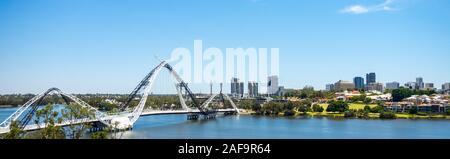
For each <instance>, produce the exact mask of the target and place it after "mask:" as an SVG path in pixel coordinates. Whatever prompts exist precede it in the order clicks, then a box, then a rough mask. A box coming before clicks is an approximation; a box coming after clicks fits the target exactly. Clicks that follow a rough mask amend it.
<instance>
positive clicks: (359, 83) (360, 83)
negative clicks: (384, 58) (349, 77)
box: [353, 77, 364, 89]
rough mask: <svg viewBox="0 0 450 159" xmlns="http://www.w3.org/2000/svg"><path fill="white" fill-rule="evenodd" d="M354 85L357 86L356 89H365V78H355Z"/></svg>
mask: <svg viewBox="0 0 450 159" xmlns="http://www.w3.org/2000/svg"><path fill="white" fill-rule="evenodd" d="M353 83H354V84H355V88H356V89H364V78H362V77H355V78H353Z"/></svg>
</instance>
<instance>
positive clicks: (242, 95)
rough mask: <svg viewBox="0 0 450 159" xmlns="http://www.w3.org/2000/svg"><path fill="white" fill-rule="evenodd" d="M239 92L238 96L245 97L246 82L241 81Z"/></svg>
mask: <svg viewBox="0 0 450 159" xmlns="http://www.w3.org/2000/svg"><path fill="white" fill-rule="evenodd" d="M238 90H239V91H238V92H237V97H240V98H242V97H244V82H239V88H238Z"/></svg>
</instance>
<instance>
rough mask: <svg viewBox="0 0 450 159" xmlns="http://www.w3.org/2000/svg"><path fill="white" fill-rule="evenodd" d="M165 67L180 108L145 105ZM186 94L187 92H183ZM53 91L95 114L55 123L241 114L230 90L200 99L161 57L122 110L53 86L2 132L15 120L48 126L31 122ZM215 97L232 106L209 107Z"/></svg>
mask: <svg viewBox="0 0 450 159" xmlns="http://www.w3.org/2000/svg"><path fill="white" fill-rule="evenodd" d="M163 69H166V70H168V71H169V73H170V75H171V76H172V77H173V78H174V79H175V86H176V90H177V96H178V100H179V101H180V105H181V109H168V110H157V109H152V108H147V109H145V106H146V102H147V98H148V96H149V94H150V92H151V90H152V86H153V84H154V83H155V79H156V77H157V76H158V75H159V74H160V72H161V70H163ZM183 94H185V95H184V96H183ZM50 95H57V96H60V97H61V98H62V99H63V100H64V102H65V103H66V104H67V105H69V104H70V103H71V102H74V103H76V104H78V105H80V106H81V107H83V108H87V109H89V110H91V111H93V112H94V114H95V115H94V118H82V119H73V120H65V121H62V122H58V123H56V124H55V126H68V125H76V124H83V123H94V124H93V125H94V126H101V127H112V128H114V129H119V130H128V129H132V128H133V125H134V123H135V122H136V121H137V120H138V119H139V117H141V116H148V115H163V114H187V119H188V120H197V119H202V118H203V119H211V118H215V117H216V115H217V114H218V113H224V114H228V115H230V114H232V115H234V114H239V109H238V108H237V106H236V105H235V103H234V102H233V100H232V99H231V98H230V97H229V96H228V95H227V94H224V93H222V91H220V93H219V94H211V95H210V96H209V97H208V98H207V99H206V100H205V101H204V102H199V101H198V99H197V98H196V96H195V94H193V93H192V91H191V89H189V87H188V86H187V83H185V82H184V81H183V80H182V79H181V77H180V76H179V75H178V74H177V72H176V71H175V70H174V69H173V68H172V66H170V65H169V64H168V63H167V62H166V61H162V62H161V63H160V64H159V65H157V66H156V67H155V68H154V69H152V71H151V72H150V73H148V74H147V75H146V76H145V78H144V79H143V80H142V81H141V82H140V83H139V84H138V85H137V87H136V88H135V89H134V90H133V91H132V92H131V93H130V94H129V95H128V97H127V99H126V101H125V102H122V104H120V106H119V110H120V112H119V113H115V114H113V115H112V114H108V113H106V112H102V111H99V110H98V109H97V108H95V107H93V106H91V105H89V104H88V103H86V102H84V101H83V100H81V99H79V98H78V97H76V96H74V95H71V94H67V93H64V92H63V91H61V90H60V89H58V88H50V89H48V90H47V91H45V92H43V93H41V94H38V95H36V96H35V97H33V98H32V99H30V100H29V101H27V102H26V103H25V104H23V105H22V106H20V107H19V108H18V109H17V110H16V111H15V112H14V113H12V114H11V115H10V116H9V117H8V118H6V119H5V120H4V121H3V122H2V123H0V134H3V133H8V132H9V131H10V127H11V124H12V123H13V122H17V123H18V124H19V128H20V129H22V130H25V131H32V130H39V129H42V128H45V127H46V126H47V125H46V123H36V124H29V123H30V121H31V120H32V119H33V116H34V115H35V114H36V111H37V110H39V107H40V106H41V105H42V102H43V100H44V98H45V97H47V96H50ZM139 97H140V100H139V103H138V104H137V105H132V103H133V102H132V101H133V100H135V99H138V98H139ZM185 98H186V99H185ZM217 98H218V99H217ZM187 100H189V102H190V104H189V106H188V104H187ZM214 100H216V101H219V102H221V103H222V104H223V105H225V101H226V100H227V101H229V103H230V105H231V107H230V108H222V109H217V108H212V107H210V104H211V103H212V102H213V101H214Z"/></svg>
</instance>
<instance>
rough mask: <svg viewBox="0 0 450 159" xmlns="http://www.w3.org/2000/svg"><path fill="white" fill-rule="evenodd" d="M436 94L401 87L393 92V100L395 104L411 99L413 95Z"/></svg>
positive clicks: (431, 91) (429, 91)
mask: <svg viewBox="0 0 450 159" xmlns="http://www.w3.org/2000/svg"><path fill="white" fill-rule="evenodd" d="M434 93H436V92H435V91H434V90H417V89H413V90H412V89H409V88H404V87H400V88H399V89H394V90H392V100H393V101H394V102H400V101H402V100H403V99H405V98H408V97H411V96H412V95H431V94H434Z"/></svg>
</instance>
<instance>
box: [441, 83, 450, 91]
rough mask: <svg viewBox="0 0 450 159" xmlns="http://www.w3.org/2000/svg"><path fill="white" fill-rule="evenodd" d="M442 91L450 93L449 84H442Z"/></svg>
mask: <svg viewBox="0 0 450 159" xmlns="http://www.w3.org/2000/svg"><path fill="white" fill-rule="evenodd" d="M442 90H443V91H450V83H444V84H443V85H442Z"/></svg>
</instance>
